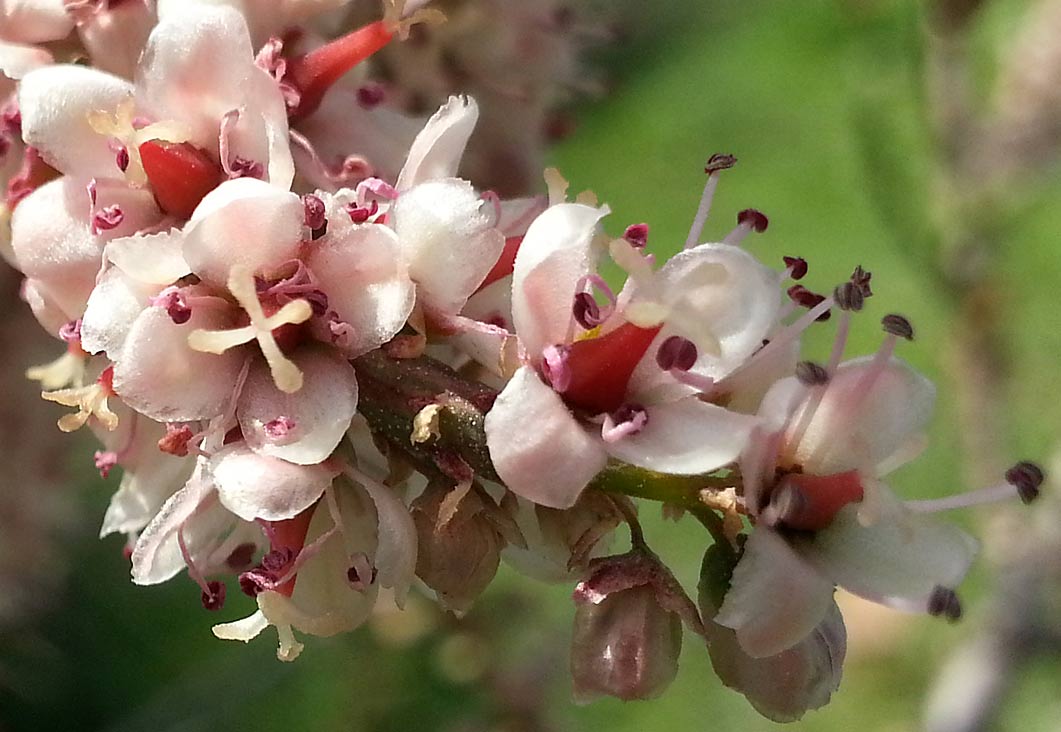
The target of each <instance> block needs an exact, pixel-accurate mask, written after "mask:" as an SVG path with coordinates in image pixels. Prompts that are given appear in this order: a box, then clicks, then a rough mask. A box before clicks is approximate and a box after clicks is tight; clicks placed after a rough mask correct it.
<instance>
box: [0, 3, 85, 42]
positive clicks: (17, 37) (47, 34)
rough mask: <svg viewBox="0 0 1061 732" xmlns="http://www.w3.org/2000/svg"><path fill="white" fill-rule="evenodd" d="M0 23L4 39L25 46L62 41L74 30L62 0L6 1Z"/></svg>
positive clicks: (1, 4)
mask: <svg viewBox="0 0 1061 732" xmlns="http://www.w3.org/2000/svg"><path fill="white" fill-rule="evenodd" d="M0 21H2V25H3V36H4V38H7V39H9V40H12V41H20V42H22V43H46V42H48V41H59V40H62V39H63V38H66V37H67V36H68V35H70V31H72V30H73V29H74V20H73V18H71V17H70V15H69V13H67V12H66V6H65V4H64V2H63V0H5V2H3V3H0Z"/></svg>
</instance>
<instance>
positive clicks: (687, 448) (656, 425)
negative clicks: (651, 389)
mask: <svg viewBox="0 0 1061 732" xmlns="http://www.w3.org/2000/svg"><path fill="white" fill-rule="evenodd" d="M645 411H646V413H647V414H648V422H647V423H646V424H645V426H644V427H643V428H642V429H641V431H640V432H638V433H637V434H634V435H629V436H627V437H623V438H622V439H620V440H618V441H617V442H612V443H609V444H607V446H606V448H607V450H608V453H609V454H610V455H611V456H612V457H615V458H618V459H619V460H622V461H624V462H627V463H630V464H632V465H639V466H641V467H643V468H648V469H649V470H656V471H658V472H661V473H675V474H680V475H695V474H697V473H707V472H710V471H712V470H715V469H717V468H720V467H722V466H723V465H726V464H727V463H730V462H733V461H734V460H736V459H737V457H738V456H739V455H740V453H741V450H743V449H744V446H745V445H746V444H747V442H748V437H749V435H750V434H751V431H752V430H753V429H754V428H755V426H756V424H758V420H757V419H756V418H755V417H749V416H747V415H744V414H738V413H736V412H731V411H729V410H727V409H724V408H722V407H720V406H717V405H715V404H708V403H706V402H702V401H700V400H699V399H698V398H697V397H696V396H689V397H685V398H683V399H678V400H677V401H673V402H664V403H662V404H651V405H647V406H646V407H645Z"/></svg>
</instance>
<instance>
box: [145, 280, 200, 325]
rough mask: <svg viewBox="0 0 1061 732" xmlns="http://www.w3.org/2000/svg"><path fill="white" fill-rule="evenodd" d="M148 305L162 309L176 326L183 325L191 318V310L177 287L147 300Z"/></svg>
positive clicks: (167, 289) (168, 288)
mask: <svg viewBox="0 0 1061 732" xmlns="http://www.w3.org/2000/svg"><path fill="white" fill-rule="evenodd" d="M148 304H150V305H152V306H154V307H159V308H163V309H164V310H165V311H166V314H167V315H169V317H170V320H172V321H173V322H174V324H176V325H184V324H185V323H187V322H188V321H189V320H191V318H192V309H191V307H190V306H189V303H188V300H187V298H186V297H185V296H184V293H183V292H181V290H180V289H179V288H177V287H167V288H166V289H165V290H163V291H162V292H160V293H158V294H157V295H156V296H154V297H152V298H150V299H149V300H148Z"/></svg>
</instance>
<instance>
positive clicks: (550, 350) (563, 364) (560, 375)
mask: <svg viewBox="0 0 1061 732" xmlns="http://www.w3.org/2000/svg"><path fill="white" fill-rule="evenodd" d="M570 353H571V348H570V347H569V346H565V345H562V344H557V345H555V346H546V347H545V349H544V350H542V376H544V377H545V380H546V381H547V382H548V383H549V386H551V387H552V388H553V391H556V392H558V393H560V394H563V393H564V392H565V391H567V389H568V388H569V387H570V386H571V367H570V366H569V365H568V359H569V357H570Z"/></svg>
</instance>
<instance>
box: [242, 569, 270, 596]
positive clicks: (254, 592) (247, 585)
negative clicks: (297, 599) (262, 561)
mask: <svg viewBox="0 0 1061 732" xmlns="http://www.w3.org/2000/svg"><path fill="white" fill-rule="evenodd" d="M276 586H277V578H276V576H275V575H273V574H271V573H269V572H266V571H265V570H264V569H261V568H260V567H259V568H255V569H249V570H247V571H246V572H243V573H242V574H240V576H239V589H240V591H241V592H242V593H243V594H244V595H247V596H248V597H257V596H258V594H259V593H260V592H263V591H264V590H271V589H273V588H274V587H276Z"/></svg>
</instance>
